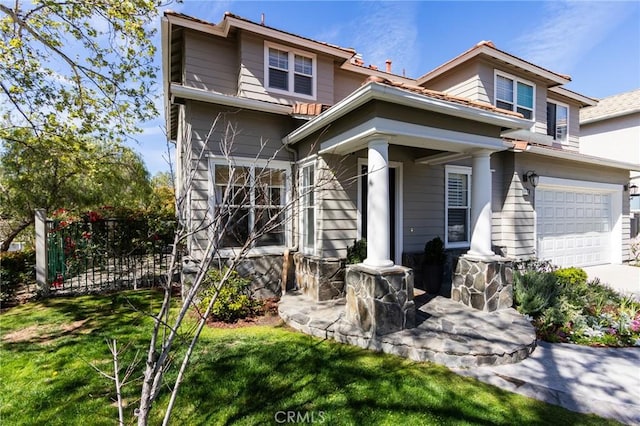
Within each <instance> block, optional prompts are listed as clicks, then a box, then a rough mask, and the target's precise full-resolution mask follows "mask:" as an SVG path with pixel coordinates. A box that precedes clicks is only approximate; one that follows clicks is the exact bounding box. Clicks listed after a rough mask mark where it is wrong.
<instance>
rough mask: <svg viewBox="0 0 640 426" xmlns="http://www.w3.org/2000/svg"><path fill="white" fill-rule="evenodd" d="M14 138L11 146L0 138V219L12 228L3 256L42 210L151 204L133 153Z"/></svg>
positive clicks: (87, 142)
mask: <svg viewBox="0 0 640 426" xmlns="http://www.w3.org/2000/svg"><path fill="white" fill-rule="evenodd" d="M14 133H15V134H14V137H13V138H12V142H11V143H7V142H6V141H3V140H1V139H0V220H2V219H3V220H4V222H5V224H6V223H9V229H10V232H8V234H9V235H7V236H5V237H6V238H5V241H4V245H3V246H2V247H0V251H3V250H6V247H8V244H9V243H10V242H11V240H12V239H13V238H14V237H15V235H17V233H19V232H20V231H21V230H22V229H24V228H26V227H27V226H28V225H30V224H31V223H32V222H33V219H34V212H35V209H37V208H44V209H47V210H48V211H53V210H56V209H58V208H67V209H79V210H81V209H90V208H94V207H97V206H101V205H112V206H127V207H140V208H142V207H146V206H147V204H148V203H149V200H150V197H151V194H152V188H151V185H150V181H149V176H148V173H147V170H146V169H145V167H144V164H143V163H142V160H141V159H140V157H139V156H138V155H137V154H136V153H135V152H133V151H132V150H131V149H129V148H127V147H124V146H122V145H120V144H116V143H100V142H97V141H95V140H92V139H89V138H88V137H84V138H82V139H78V138H77V137H76V136H75V135H66V136H65V135H56V136H50V137H47V138H40V137H37V136H36V135H35V134H34V133H33V131H31V130H30V129H20V130H17V131H15V132H14ZM16 140H20V141H24V143H22V142H21V143H17V142H15V141H16Z"/></svg>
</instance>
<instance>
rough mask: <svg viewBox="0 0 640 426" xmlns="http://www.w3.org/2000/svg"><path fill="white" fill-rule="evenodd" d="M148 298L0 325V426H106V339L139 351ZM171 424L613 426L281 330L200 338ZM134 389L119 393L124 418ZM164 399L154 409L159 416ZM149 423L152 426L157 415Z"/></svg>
mask: <svg viewBox="0 0 640 426" xmlns="http://www.w3.org/2000/svg"><path fill="white" fill-rule="evenodd" d="M158 302H159V298H158V294H157V293H153V292H127V293H121V294H118V295H109V296H83V297H76V298H68V299H62V298H56V299H49V300H45V301H41V302H34V303H29V304H26V305H22V306H19V307H16V308H13V309H10V310H9V311H7V312H5V313H3V314H1V315H0V332H1V333H2V334H1V335H2V346H1V348H0V363H1V364H0V367H1V368H0V404H1V406H0V420H1V423H2V424H7V425H8V424H11V425H21V424H30V425H31V424H47V425H73V424H78V425H83V426H86V425H102V424H104V425H112V424H115V423H116V420H117V409H116V407H115V405H114V404H113V400H114V399H115V392H114V391H113V386H112V385H111V383H110V382H109V381H108V380H106V379H104V378H102V377H101V376H99V375H98V374H97V373H96V372H95V371H94V370H93V369H92V368H91V367H90V366H89V365H88V363H89V362H91V363H94V364H95V365H97V366H99V367H100V368H103V369H105V370H110V369H111V362H110V354H109V352H108V349H107V346H106V343H105V339H112V338H116V339H118V341H119V344H120V345H121V346H124V344H125V343H131V346H130V347H129V349H128V350H127V352H126V353H125V355H124V358H125V360H126V359H131V357H133V354H134V352H135V350H136V349H140V350H141V351H143V352H144V350H145V338H146V336H147V334H148V333H147V331H148V330H149V327H150V320H149V318H148V317H147V316H145V315H144V314H142V313H141V312H139V311H136V310H135V309H133V307H136V308H137V309H139V310H148V309H149V308H152V307H155V306H157V304H158ZM192 363H193V364H192V367H193V368H192V369H191V371H190V372H189V374H188V376H187V377H186V380H185V384H184V386H183V388H182V389H181V393H180V395H179V398H178V401H177V407H176V410H175V412H174V417H173V421H172V424H177V425H199V424H206V425H209V424H236V423H238V424H277V422H276V420H278V421H282V420H287V419H294V420H299V421H303V422H304V421H306V422H307V423H311V422H312V421H314V422H315V423H324V424H331V425H334V424H353V425H360V424H392V425H395V424H415V425H431V424H483V425H486V424H505V425H507V424H509V425H511V424H541V425H542V424H545V425H546V424H581V425H602V424H616V423H615V422H613V421H608V420H604V419H601V418H598V417H595V416H585V415H582V414H578V413H573V412H570V411H567V410H564V409H562V408H560V407H557V406H553V405H548V404H545V403H542V402H539V401H536V400H533V399H529V398H526V397H523V396H520V395H516V394H512V393H509V392H506V391H503V390H501V389H498V388H495V387H492V386H490V385H486V384H483V383H480V382H477V381H475V380H473V379H469V378H464V377H460V376H458V375H456V374H454V373H452V372H450V371H449V370H447V369H446V368H443V367H439V366H436V365H433V364H429V363H416V362H411V361H408V360H405V359H402V358H398V357H395V356H391V355H385V354H379V353H373V352H370V351H367V350H363V349H360V348H356V347H351V346H348V345H341V344H338V343H334V342H331V341H323V340H320V339H317V338H313V337H310V336H306V335H303V334H300V333H297V332H293V331H291V330H289V329H288V328H286V327H284V326H275V327H274V326H253V327H246V328H227V329H207V330H205V332H204V334H203V336H202V339H201V341H200V344H199V346H198V350H197V353H196V354H195V355H194V357H193V359H192ZM138 384H139V382H137V383H134V384H131V385H129V386H128V387H126V388H125V392H124V398H125V400H126V402H127V407H126V418H127V419H128V420H129V423H135V419H134V417H133V414H132V413H133V409H134V408H135V406H136V397H137V392H138V388H137V385H138ZM166 402H167V398H166V396H165V398H164V399H163V400H162V401H161V403H160V405H161V406H164V405H165V404H166ZM154 414H155V417H153V419H152V420H151V424H159V422H160V413H158V410H156V411H155V413H154Z"/></svg>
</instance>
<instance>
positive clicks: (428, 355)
mask: <svg viewBox="0 0 640 426" xmlns="http://www.w3.org/2000/svg"><path fill="white" fill-rule="evenodd" d="M345 308H346V300H345V299H338V300H330V301H326V302H320V303H318V302H315V301H313V300H311V299H310V298H309V297H306V296H304V295H302V294H300V293H287V294H286V295H285V296H283V297H282V299H281V300H280V304H279V306H278V312H279V314H280V317H281V318H282V319H283V320H284V321H285V323H287V324H288V325H289V326H291V327H292V328H294V329H296V330H299V331H301V332H303V333H306V334H310V335H312V336H316V337H320V338H322V339H333V340H336V341H338V342H341V343H347V344H351V345H354V346H359V347H362V348H365V349H371V350H374V351H378V352H385V353H389V354H394V355H398V356H402V357H405V358H409V359H411V360H414V361H430V362H434V363H437V364H441V365H445V366H447V367H450V368H472V367H480V366H485V365H500V364H513V363H516V362H519V361H522V360H523V359H525V358H527V357H528V356H529V354H530V353H531V352H533V350H534V349H535V347H536V335H535V330H534V328H533V326H532V325H531V324H530V323H529V322H528V321H527V320H526V319H525V318H524V317H523V316H522V315H520V314H519V313H518V312H517V311H515V310H514V309H505V310H502V311H496V312H491V313H489V312H482V311H478V310H475V309H472V308H469V307H467V306H464V305H462V304H460V303H457V302H453V301H452V300H450V299H447V298H444V297H436V298H435V299H433V300H431V301H430V302H428V303H426V304H425V305H423V306H421V307H420V308H419V309H418V310H417V312H416V317H417V318H416V320H417V324H418V325H417V326H416V327H415V328H411V329H405V330H400V331H396V332H392V333H389V334H385V335H383V336H379V335H376V334H375V333H371V332H365V331H363V330H362V329H361V328H360V327H357V326H355V325H353V324H351V323H349V322H348V321H347V320H346V318H345V316H346V309H345Z"/></svg>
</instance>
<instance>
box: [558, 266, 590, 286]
mask: <svg viewBox="0 0 640 426" xmlns="http://www.w3.org/2000/svg"><path fill="white" fill-rule="evenodd" d="M553 275H555V276H556V278H557V280H558V282H559V283H561V284H564V285H584V284H586V283H587V273H586V272H585V271H584V269H581V268H562V269H558V270H556V271H554V272H553Z"/></svg>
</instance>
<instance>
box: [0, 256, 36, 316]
mask: <svg viewBox="0 0 640 426" xmlns="http://www.w3.org/2000/svg"><path fill="white" fill-rule="evenodd" d="M35 265H36V253H35V251H34V250H32V249H28V250H22V251H11V252H3V253H0V303H2V304H5V303H7V302H11V301H13V299H14V298H15V294H16V292H17V290H18V288H19V287H20V285H22V284H31V283H33V282H35V280H36V272H35Z"/></svg>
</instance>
